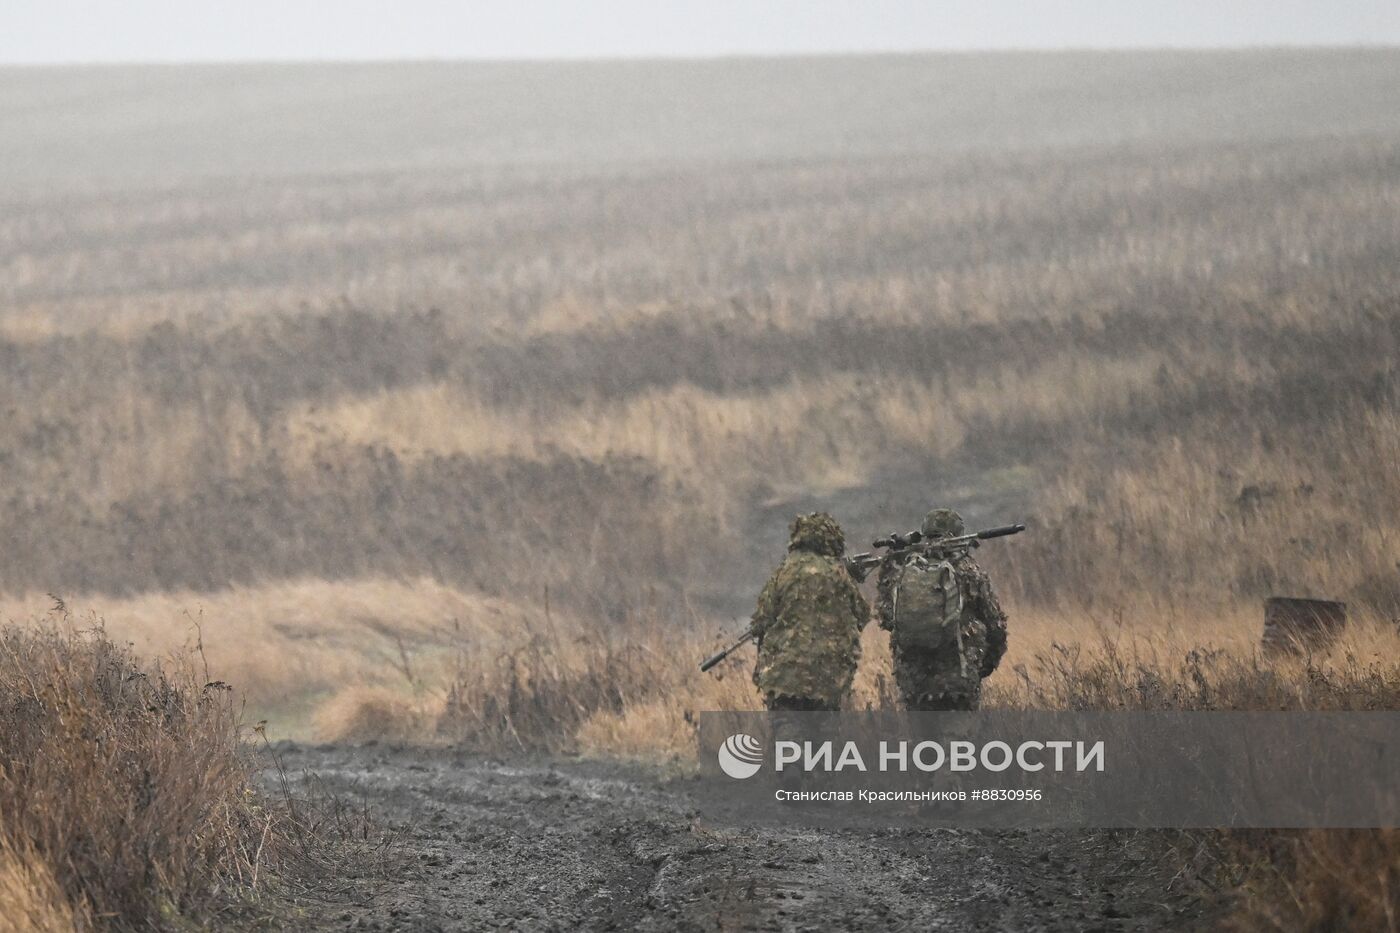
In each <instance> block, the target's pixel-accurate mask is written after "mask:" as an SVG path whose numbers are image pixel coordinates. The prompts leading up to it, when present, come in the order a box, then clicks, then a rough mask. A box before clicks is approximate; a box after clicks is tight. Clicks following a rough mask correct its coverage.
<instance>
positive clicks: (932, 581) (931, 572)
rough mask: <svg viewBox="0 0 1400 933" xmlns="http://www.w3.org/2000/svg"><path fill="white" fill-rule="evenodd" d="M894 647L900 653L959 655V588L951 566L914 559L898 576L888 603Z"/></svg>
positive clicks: (944, 562) (961, 604)
mask: <svg viewBox="0 0 1400 933" xmlns="http://www.w3.org/2000/svg"><path fill="white" fill-rule="evenodd" d="M892 604H893V612H892V615H893V621H894V626H893V628H894V633H893V635H892V638H893V640H894V643H895V645H896V646H897V647H898V648H900V649H901V650H904V651H939V650H946V649H947V648H950V647H953V646H956V647H957V649H958V653H959V654H961V653H962V615H963V598H962V587H961V586H959V585H958V577H957V574H956V573H955V572H954V570H953V565H952V564H950V563H948V562H947V561H946V560H929V559H928V558H926V557H924V556H923V555H916V556H915V557H913V558H912V559H910V560H909V562H908V563H906V564H905V565H904V566H903V567H902V568H901V569H900V573H899V580H898V582H897V583H896V584H895V588H894V594H893V599H892Z"/></svg>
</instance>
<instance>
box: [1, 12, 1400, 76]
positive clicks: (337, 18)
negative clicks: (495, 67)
mask: <svg viewBox="0 0 1400 933" xmlns="http://www.w3.org/2000/svg"><path fill="white" fill-rule="evenodd" d="M389 13H390V11H389V9H388V7H387V5H384V4H380V3H374V2H365V0H351V2H347V3H343V4H340V5H338V6H337V8H336V10H335V15H334V16H332V17H328V16H326V15H325V12H324V8H323V7H322V6H321V5H319V4H315V3H311V2H309V0H290V2H276V0H248V2H246V3H244V4H241V5H240V6H239V7H238V8H237V9H236V10H229V9H228V8H227V7H225V6H223V5H220V4H211V3H199V2H184V3H180V2H175V0H132V2H130V3H127V4H123V5H122V6H121V7H120V8H115V7H111V6H106V5H102V6H99V5H96V4H92V3H89V2H84V0H46V2H43V3H39V2H19V3H14V4H10V5H7V6H6V7H4V8H3V9H0V65H88V64H133V65H139V64H195V63H245V62H266V63H275V62H289V63H301V62H384V61H435V62H439V61H440V62H458V61H460V62H486V61H507V62H513V61H580V60H582V61H587V60H638V59H641V60H648V59H715V58H752V57H805V56H833V55H865V54H906V53H930V52H933V53H937V52H991V51H1068V50H1096V51H1097V50H1102V51H1114V50H1123V51H1135V50H1142V49H1163V50H1188V49H1267V48H1303V47H1325V48H1335V47H1342V48H1345V47H1364V48H1377V47H1380V48H1385V47H1394V46H1400V5H1397V4H1395V3H1393V2H1391V0H1349V2H1346V3H1342V4H1335V5H1329V6H1328V7H1326V8H1323V7H1321V6H1319V5H1317V4H1314V3H1310V2H1308V0H1282V2H1279V0H1275V2H1265V0H1240V2H1238V3H1232V4H1231V5H1230V6H1229V7H1228V8H1222V7H1221V5H1220V4H1218V3H1214V2H1208V0H1170V2H1162V3H1157V4H1153V5H1151V6H1148V7H1137V6H1136V5H1125V4H1122V3H1121V2H1114V0H1063V2H1058V3H1043V2H1034V0H1001V2H994V3H986V2H974V0H946V2H941V3H938V4H927V3H921V2H915V0H870V2H866V3H860V4H855V3H850V2H845V0H767V2H763V3H758V4H755V3H752V2H743V0H714V2H710V3H706V4H680V5H678V4H656V3H651V2H646V0H609V2H608V3H606V4H604V3H598V2H580V0H523V2H515V3H511V4H498V3H493V4H472V5H471V6H470V8H468V7H465V6H462V5H460V4H453V3H448V2H445V0H406V2H403V3H398V4H395V5H394V6H393V8H392V15H389Z"/></svg>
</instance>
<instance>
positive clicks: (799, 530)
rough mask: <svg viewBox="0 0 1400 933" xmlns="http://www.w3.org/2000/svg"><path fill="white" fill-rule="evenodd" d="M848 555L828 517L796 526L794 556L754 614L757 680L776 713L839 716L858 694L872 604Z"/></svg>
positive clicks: (804, 519) (800, 520) (808, 518)
mask: <svg viewBox="0 0 1400 933" xmlns="http://www.w3.org/2000/svg"><path fill="white" fill-rule="evenodd" d="M845 550H846V541H845V537H844V536H843V535H842V534H841V528H840V526H839V525H837V524H836V522H835V521H834V520H833V519H832V518H831V516H830V515H827V514H826V513H825V512H813V513H812V514H810V515H799V516H798V517H797V519H796V520H795V521H794V522H793V524H792V536H791V538H790V540H789V541H788V555H787V557H786V559H784V560H783V563H782V565H781V566H779V567H778V569H777V571H775V572H774V574H773V576H772V577H771V578H770V579H769V581H768V584H767V585H766V586H764V588H763V593H762V594H761V595H760V596H759V597H758V608H757V609H755V610H754V614H753V626H754V628H755V630H756V633H757V636H758V664H757V666H756V667H755V668H754V672H753V682H754V684H755V685H757V687H758V689H759V690H760V691H762V693H763V700H764V703H765V704H766V705H767V707H768V708H769V709H770V710H778V709H787V710H801V709H829V710H835V709H840V707H841V704H842V703H843V702H844V701H845V700H846V699H847V697H848V696H849V695H850V691H851V681H852V679H854V677H855V673H856V663H857V662H858V661H859V660H860V632H861V629H863V628H864V627H865V623H866V622H867V621H868V620H869V618H870V606H869V605H868V604H867V603H866V601H865V598H864V597H863V596H861V595H860V591H859V590H858V589H856V584H855V581H854V580H852V579H851V576H850V574H848V573H847V572H846V569H845V567H844V565H843V564H842V563H841V557H842V555H843V554H844V552H845Z"/></svg>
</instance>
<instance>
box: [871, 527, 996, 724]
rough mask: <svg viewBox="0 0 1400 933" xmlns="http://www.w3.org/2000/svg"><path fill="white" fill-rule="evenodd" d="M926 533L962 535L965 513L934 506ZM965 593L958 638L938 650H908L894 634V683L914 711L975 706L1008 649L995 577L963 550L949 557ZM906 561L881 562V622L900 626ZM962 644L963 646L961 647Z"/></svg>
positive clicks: (878, 608)
mask: <svg viewBox="0 0 1400 933" xmlns="http://www.w3.org/2000/svg"><path fill="white" fill-rule="evenodd" d="M919 530H920V531H922V532H923V533H924V536H925V537H926V538H941V537H948V536H950V535H960V534H963V521H962V516H960V515H958V513H957V512H954V511H953V510H952V509H934V510H933V511H932V512H929V513H928V515H927V516H925V517H924V521H923V525H922V526H921V527H920V529H919ZM949 563H950V564H951V565H952V568H953V575H954V578H955V579H956V581H957V588H958V590H959V591H960V593H961V597H962V613H961V622H960V630H959V632H958V637H957V638H956V639H955V640H954V641H952V642H951V643H950V645H949V647H948V648H946V649H942V650H936V651H921V650H916V649H909V648H906V647H904V646H902V645H901V643H900V639H899V638H898V637H894V638H891V640H890V642H891V649H892V652H893V655H894V675H895V682H896V683H897V684H898V685H899V692H900V694H901V696H902V697H903V698H904V704H905V706H906V707H907V708H909V709H912V710H972V709H976V708H977V704H978V702H979V701H980V700H981V696H982V680H983V679H984V678H987V677H990V676H991V674H992V671H994V670H996V667H997V665H998V664H999V663H1001V658H1002V655H1004V654H1005V653H1006V613H1005V612H1003V611H1002V609H1001V605H1000V604H999V603H998V602H997V598H996V594H995V593H994V592H992V584H991V581H990V580H989V579H988V578H987V575H986V573H984V572H983V571H982V568H981V567H979V566H977V561H975V560H974V559H973V558H972V556H971V555H970V554H968V553H966V552H963V553H960V554H958V555H956V556H955V557H953V558H951V559H950V560H949ZM903 575H904V565H903V564H900V563H895V562H893V561H890V562H886V563H885V564H883V565H881V567H880V575H879V577H878V578H877V585H878V589H879V601H878V603H877V605H876V611H877V614H878V616H879V619H880V627H881V628H884V629H888V630H889V631H891V632H893V631H894V630H895V627H896V625H897V622H898V620H897V609H898V596H897V593H898V588H899V582H900V579H901V577H902V576H903ZM959 646H960V648H961V650H959Z"/></svg>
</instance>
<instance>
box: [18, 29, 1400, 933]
mask: <svg viewBox="0 0 1400 933" xmlns="http://www.w3.org/2000/svg"><path fill="white" fill-rule="evenodd" d="M1397 99H1400V52H1394V51H1387V50H1366V51H1361V50H1353V51H1329V52H1320V51H1319V52H1311V51H1296V52H1250V53H1199V54H1186V53H1142V54H1138V53H1134V54H1131V55H1127V54H1122V55H1120V54H1112V53H1095V54H1089V53H1072V54H1063V55H1049V54H1005V55H955V56H890V57H874V58H850V59H845V58H821V59H790V60H774V61H742V62H681V63H671V64H664V63H647V62H635V63H627V64H618V63H577V64H571V65H547V64H539V65H505V64H501V65H470V66H468V65H448V64H439V65H434V64H421V65H374V66H370V65H364V66H359V65H345V66H316V67H312V66H267V67H260V66H259V67H254V66H248V67H242V66H239V67H207V68H206V67H199V68H149V69H145V68H113V69H108V68H92V69H66V70H54V69H19V70H13V69H12V70H5V71H3V72H0V618H4V619H14V620H18V621H27V620H30V619H34V618H41V617H44V616H46V615H47V614H49V613H51V611H52V610H53V607H54V605H55V598H57V599H58V600H60V601H61V602H62V604H63V605H64V606H65V607H66V610H67V612H68V613H71V615H72V617H73V618H78V619H84V620H86V619H93V620H95V619H96V618H98V617H100V618H102V619H104V620H105V625H106V627H107V630H108V631H109V633H111V634H112V635H113V636H114V637H116V638H118V639H120V640H128V639H129V640H131V641H132V642H133V643H134V644H135V645H136V646H137V648H138V650H139V651H141V652H142V653H144V654H146V655H149V656H153V657H159V656H162V655H164V654H167V653H169V652H172V651H175V650H177V649H179V648H181V647H200V648H202V649H203V650H204V652H205V654H206V656H207V657H208V658H209V660H210V663H211V665H212V669H213V670H214V673H215V675H216V676H218V677H219V678H221V679H224V680H228V681H230V682H232V683H234V684H236V685H237V686H238V688H239V689H240V690H241V691H242V692H243V696H245V697H246V698H247V699H248V701H249V702H250V704H251V709H252V710H253V711H254V712H255V713H256V715H257V717H259V718H261V717H264V716H265V717H267V718H268V720H269V725H268V729H269V731H270V732H271V733H272V734H273V735H284V736H285V735H292V736H299V737H311V736H319V737H324V738H330V739H344V740H356V739H362V738H367V737H371V736H387V737H391V738H416V739H425V738H430V739H447V740H454V741H464V742H467V743H475V744H477V745H479V746H482V747H486V748H491V749H501V748H506V749H531V750H534V751H539V750H546V751H550V752H561V751H563V752H567V751H584V752H588V753H593V754H600V755H619V754H621V755H626V756H633V757H639V758H648V759H655V758H658V757H660V758H683V757H684V756H685V755H686V754H688V753H689V749H690V746H689V744H688V740H689V736H690V732H689V729H690V722H689V720H688V718H687V712H688V711H692V710H695V709H704V708H711V707H715V706H747V705H751V704H753V703H754V702H755V697H754V695H753V692H752V689H751V687H749V685H748V682H747V677H746V672H745V671H744V670H743V669H742V668H743V661H733V662H730V664H729V665H727V666H726V667H725V668H724V669H723V671H722V672H723V675H724V676H723V679H722V680H717V679H715V678H710V677H701V676H700V675H699V674H698V673H697V672H695V670H694V665H695V663H696V662H698V660H699V659H700V657H702V656H703V655H705V654H706V653H708V651H710V650H712V649H713V648H714V646H715V645H716V644H718V643H719V642H720V641H721V640H722V638H723V637H725V636H728V635H733V634H737V632H738V631H739V630H740V628H741V623H740V622H739V621H737V620H738V619H739V618H740V617H742V616H746V615H747V613H748V612H749V611H750V609H751V608H752V603H753V600H754V598H755V596H756V594H757V590H758V587H759V585H760V584H761V582H762V580H763V579H764V577H765V576H766V575H767V573H768V572H769V570H770V569H771V567H772V566H773V564H775V563H776V561H777V560H778V559H779V557H780V556H781V552H782V546H783V542H784V540H785V535H786V527H787V523H788V521H789V520H790V519H791V517H792V515H793V514H794V513H796V512H798V511H806V510H811V509H815V508H824V509H828V510H830V511H832V512H833V514H834V515H835V516H836V517H837V518H838V520H840V521H841V522H842V523H843V525H844V526H845V528H846V530H847V537H848V541H851V542H853V543H854V544H855V545H856V546H857V548H858V549H859V548H860V547H862V546H863V543H864V542H865V541H867V540H868V539H870V538H872V537H874V536H875V535H876V534H878V533H884V532H888V531H890V530H894V529H905V528H909V527H913V526H914V525H916V524H917V522H918V518H919V517H920V516H921V515H922V514H923V512H924V511H925V510H926V509H927V508H928V507H930V506H931V505H934V504H940V505H952V506H955V507H957V508H959V509H961V510H962V511H963V512H964V514H965V515H966V516H967V518H968V520H969V524H971V525H974V526H981V525H989V524H1000V523H1002V522H1006V521H1013V520H1025V521H1026V522H1027V523H1028V525H1030V530H1029V531H1028V533H1027V534H1025V535H1022V536H1019V537H1017V538H1014V539H1010V540H1008V541H1005V542H997V543H994V544H991V545H989V546H988V547H987V548H985V549H984V550H983V552H982V555H983V556H982V561H983V563H984V565H985V566H986V568H987V569H988V571H989V572H990V573H991V575H992V577H993V580H994V581H995V583H996V584H997V587H998V590H999V592H1000V594H1001V596H1002V600H1003V602H1004V603H1005V604H1006V605H1007V607H1008V609H1009V611H1010V614H1011V623H1010V624H1011V649H1010V652H1011V653H1010V654H1009V656H1008V658H1007V659H1006V663H1005V664H1004V665H1003V667H1002V669H1001V670H1000V671H998V673H997V674H996V675H995V677H994V678H993V680H992V681H991V682H990V685H989V702H995V703H998V704H1002V705H1021V704H1030V705H1052V706H1054V705H1058V706H1067V707H1070V708H1076V707H1093V706H1104V705H1107V706H1116V705H1130V704H1131V703H1148V704H1158V705H1172V704H1185V705H1189V706H1208V707H1212V706H1218V707H1224V708H1238V707H1248V706H1254V705H1268V706H1270V708H1273V707H1275V706H1280V705H1282V706H1284V707H1287V708H1294V707H1309V706H1321V707H1324V708H1334V707H1337V706H1340V707H1342V708H1378V707H1381V708H1393V707H1395V706H1396V704H1397V702H1400V686H1397V682H1396V679H1395V671H1396V665H1397V660H1398V659H1400V652H1397V644H1396V640H1397V637H1400V635H1397V633H1396V630H1395V620H1396V619H1397V617H1400V538H1397V534H1398V533H1400V532H1397V529H1400V405H1398V404H1397V403H1398V402H1400V374H1398V373H1397V364H1396V360H1397V359H1400V110H1397V108H1396V107H1395V106H1394V101H1395V100H1397ZM1271 594H1284V595H1306V596H1318V597H1327V598H1336V599H1343V600H1346V601H1347V602H1348V603H1349V605H1350V607H1351V613H1352V617H1353V619H1354V620H1355V621H1356V623H1357V624H1356V626H1355V631H1354V632H1352V633H1351V635H1350V636H1349V638H1348V640H1347V642H1346V643H1345V645H1344V646H1343V647H1342V648H1341V649H1339V650H1338V651H1336V652H1334V654H1333V656H1331V657H1329V658H1325V659H1318V661H1317V665H1316V666H1315V667H1314V668H1312V669H1311V671H1310V670H1309V669H1308V668H1304V667H1288V666H1285V667H1283V668H1274V667H1272V666H1263V667H1261V666H1260V664H1259V663H1258V662H1257V660H1256V659H1255V658H1254V657H1253V650H1254V645H1255V643H1256V642H1257V639H1258V636H1259V631H1260V624H1261V613H1260V602H1261V600H1262V599H1263V598H1264V597H1265V596H1268V595H1271ZM58 614H59V615H62V614H63V613H62V612H60V613H58ZM866 642H867V643H866V659H867V664H866V667H865V670H864V671H863V672H862V675H861V680H860V682H859V685H858V696H859V702H861V703H866V704H881V703H885V702H889V700H890V690H889V684H888V681H887V679H882V674H883V673H884V672H885V670H886V665H887V663H888V661H887V650H886V648H885V646H884V644H883V643H882V637H881V636H880V634H879V633H877V632H874V631H872V632H869V633H868V634H867V639H866ZM1196 649H1219V650H1220V651H1221V652H1222V654H1221V655H1220V656H1219V658H1218V659H1217V660H1216V661H1213V662H1212V663H1214V664H1217V665H1218V666H1217V667H1215V668H1212V669H1211V670H1210V671H1208V672H1205V673H1201V671H1200V670H1199V669H1198V670H1197V671H1196V673H1200V674H1201V676H1202V677H1204V682H1205V683H1208V684H1215V685H1216V687H1217V689H1216V690H1215V692H1213V693H1212V692H1209V691H1205V692H1202V691H1200V690H1198V691H1196V692H1191V691H1186V692H1181V691H1178V692H1176V693H1171V692H1170V691H1168V692H1167V693H1165V694H1161V695H1157V694H1152V695H1150V696H1149V695H1148V694H1146V693H1144V688H1143V684H1144V683H1146V682H1148V681H1151V680H1152V677H1149V676H1147V675H1145V674H1143V672H1144V671H1147V672H1151V673H1152V676H1153V677H1156V678H1157V679H1158V680H1159V681H1161V680H1163V679H1165V680H1168V681H1170V680H1171V679H1172V678H1179V679H1182V680H1183V681H1185V680H1190V681H1191V682H1192V683H1196V684H1198V685H1199V683H1200V682H1201V681H1199V680H1196V679H1193V675H1192V673H1191V669H1189V663H1190V662H1188V660H1187V659H1188V656H1190V654H1191V652H1192V651H1193V650H1196ZM1125 659H1126V660H1125ZM1328 684H1331V685H1332V686H1331V687H1328V686H1327V685H1328ZM1202 689H1204V688H1202ZM1328 838H1329V839H1331V838H1332V837H1328ZM1377 840H1379V841H1377ZM1353 843H1354V844H1355V845H1356V846H1358V847H1360V848H1358V849H1357V850H1356V851H1358V852H1360V851H1361V850H1362V849H1364V850H1365V852H1366V853H1367V854H1366V855H1365V858H1367V859H1371V862H1368V863H1366V864H1369V865H1372V866H1377V865H1378V866H1380V867H1378V868H1376V869H1375V870H1377V871H1382V872H1388V873H1389V874H1387V875H1385V877H1390V878H1394V877H1395V874H1396V872H1397V871H1398V870H1400V868H1398V867H1397V866H1400V860H1397V859H1396V858H1395V857H1394V853H1393V852H1392V851H1391V850H1392V849H1393V845H1392V843H1393V840H1392V839H1391V838H1390V837H1388V836H1385V837H1374V838H1373V837H1366V838H1365V839H1363V840H1361V841H1359V842H1357V841H1356V840H1351V841H1349V842H1346V843H1345V845H1352V844H1353ZM1336 845H1341V844H1340V843H1336V842H1335V840H1333V841H1331V842H1317V841H1316V840H1305V841H1304V842H1302V843H1299V846H1300V848H1298V849H1297V852H1301V853H1302V854H1301V855H1296V861H1295V862H1294V863H1292V864H1296V865H1304V866H1307V865H1312V866H1314V867H1315V866H1317V865H1324V864H1327V865H1330V864H1334V863H1335V862H1336V861H1337V860H1338V859H1339V858H1343V856H1339V855H1338V854H1337V850H1335V849H1332V848H1329V846H1336ZM1367 847H1370V848H1367ZM1248 851H1257V850H1253V849H1251V850H1248ZM1309 853H1311V854H1309ZM1295 854H1296V853H1295ZM0 855H3V853H0ZM1291 857H1292V856H1290V858H1291ZM1309 858H1312V859H1313V861H1311V862H1309V861H1308V859H1309ZM1279 859H1282V856H1279V857H1278V859H1276V861H1278V860H1279ZM1329 860H1331V861H1329ZM1309 870H1310V869H1309ZM1367 870H1368V871H1369V870H1371V869H1367ZM1299 871H1300V872H1304V873H1305V874H1306V871H1305V870H1304V869H1299ZM1328 871H1332V869H1328ZM1319 872H1322V870H1321V869H1318V871H1317V872H1314V873H1313V874H1310V875H1308V876H1307V877H1308V878H1309V879H1311V880H1310V882H1309V883H1321V882H1316V879H1317V878H1320V877H1324V875H1325V872H1322V873H1319ZM1334 875H1337V872H1335V871H1332V875H1326V877H1333V876H1334ZM41 880H42V879H41ZM1353 880H1354V879H1353ZM1343 887H1344V886H1342V885H1340V884H1336V885H1333V887H1332V888H1329V890H1332V891H1334V892H1336V891H1339V890H1342V889H1343ZM1362 887H1363V888H1364V885H1363V886H1362ZM1346 890H1347V891H1348V892H1350V893H1347V894H1345V895H1341V894H1339V895H1337V896H1338V897H1340V898H1342V902H1344V903H1348V904H1353V903H1362V902H1364V903H1366V904H1367V905H1368V906H1367V907H1366V908H1365V909H1368V910H1374V911H1378V912H1379V913H1376V914H1373V915H1374V916H1383V915H1384V911H1385V910H1386V909H1389V908H1391V907H1393V906H1394V900H1393V898H1394V895H1393V893H1391V894H1389V895H1385V894H1384V893H1382V895H1381V897H1380V898H1379V899H1375V898H1374V897H1373V898H1372V900H1370V901H1367V900H1366V898H1367V897H1369V896H1371V895H1373V894H1374V889H1367V890H1369V891H1370V894H1357V893H1356V891H1353V890H1352V889H1350V888H1347V889H1346ZM1389 890H1390V891H1392V892H1393V891H1395V890H1400V884H1397V885H1395V886H1392V887H1391V888H1390V889H1389ZM1387 897H1388V898H1389V900H1387ZM1346 898H1351V899H1350V900H1347V899H1346ZM1324 900H1325V898H1324ZM1257 903H1258V904H1263V903H1265V900H1263V899H1261V900H1259V901H1258V902H1257ZM1256 906H1257V905H1256ZM1281 909H1282V908H1281ZM1290 909H1292V908H1290ZM1301 911H1302V908H1298V911H1295V913H1294V914H1288V915H1287V916H1288V917H1292V918H1294V919H1296V918H1297V917H1299V916H1302V913H1301ZM1357 916H1360V914H1358V915H1357ZM1391 916H1392V920H1391V923H1392V925H1393V922H1394V921H1393V914H1392V915H1391ZM1255 919H1256V920H1258V922H1259V923H1260V924H1264V925H1267V923H1268V922H1271V921H1269V920H1268V919H1267V918H1264V919H1259V918H1258V917H1256V918H1255ZM1329 919H1335V918H1329V917H1326V916H1324V917H1323V918H1322V919H1315V920H1314V921H1313V922H1315V923H1316V924H1325V923H1326V922H1327V921H1328V920H1329ZM1280 922H1281V921H1280ZM1285 925H1286V924H1285ZM1319 928H1322V927H1321V926H1319Z"/></svg>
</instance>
